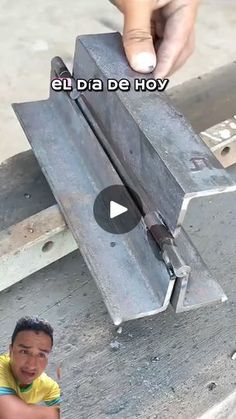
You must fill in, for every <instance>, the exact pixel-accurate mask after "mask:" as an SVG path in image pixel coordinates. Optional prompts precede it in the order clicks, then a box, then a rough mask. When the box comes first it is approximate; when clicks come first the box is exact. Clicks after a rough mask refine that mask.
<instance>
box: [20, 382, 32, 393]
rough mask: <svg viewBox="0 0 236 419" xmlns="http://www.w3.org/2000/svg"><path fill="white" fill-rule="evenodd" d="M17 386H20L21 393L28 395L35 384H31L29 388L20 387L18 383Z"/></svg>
mask: <svg viewBox="0 0 236 419" xmlns="http://www.w3.org/2000/svg"><path fill="white" fill-rule="evenodd" d="M17 385H18V387H19V389H20V392H21V393H26V391H29V390H30V389H31V388H32V387H33V383H31V384H29V385H28V386H24V387H20V386H19V384H18V383H17Z"/></svg>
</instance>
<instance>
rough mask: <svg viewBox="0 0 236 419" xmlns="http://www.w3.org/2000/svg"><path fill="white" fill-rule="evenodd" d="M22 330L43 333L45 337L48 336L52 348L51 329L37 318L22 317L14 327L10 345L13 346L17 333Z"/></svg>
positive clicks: (44, 321) (46, 323)
mask: <svg viewBox="0 0 236 419" xmlns="http://www.w3.org/2000/svg"><path fill="white" fill-rule="evenodd" d="M24 330H33V331H34V332H36V333H37V332H44V333H46V335H48V336H50V338H51V341H52V346H53V328H52V326H51V325H50V324H49V323H48V322H47V321H46V320H44V319H40V318H38V317H29V316H26V317H22V318H21V319H19V320H18V322H17V323H16V326H15V330H14V332H13V334H12V337H11V344H12V345H13V343H14V341H15V339H16V336H17V334H18V333H19V332H23V331H24Z"/></svg>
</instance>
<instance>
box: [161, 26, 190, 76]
mask: <svg viewBox="0 0 236 419" xmlns="http://www.w3.org/2000/svg"><path fill="white" fill-rule="evenodd" d="M194 45H195V36H194V32H192V33H191V35H190V37H189V39H188V41H187V43H186V45H185V46H184V48H183V50H182V51H181V53H180V55H179V57H178V58H177V60H176V62H175V64H174V66H173V67H172V69H171V71H170V72H169V73H168V74H167V75H168V76H170V75H171V74H173V73H175V72H176V71H177V70H179V68H181V67H182V66H183V64H184V63H185V62H186V61H187V59H188V58H189V57H190V56H191V55H192V53H193V51H194Z"/></svg>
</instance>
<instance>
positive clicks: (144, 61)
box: [131, 52, 156, 73]
mask: <svg viewBox="0 0 236 419" xmlns="http://www.w3.org/2000/svg"><path fill="white" fill-rule="evenodd" d="M131 66H132V67H133V69H134V70H135V71H138V72H140V73H151V72H152V71H153V70H154V68H155V67H156V56H155V55H154V54H151V53H150V52H140V53H139V54H137V55H134V57H133V58H132V60H131Z"/></svg>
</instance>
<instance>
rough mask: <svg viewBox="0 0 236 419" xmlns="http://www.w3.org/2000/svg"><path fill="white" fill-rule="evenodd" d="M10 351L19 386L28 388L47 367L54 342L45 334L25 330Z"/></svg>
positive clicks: (17, 337) (18, 336) (12, 366)
mask: <svg viewBox="0 0 236 419" xmlns="http://www.w3.org/2000/svg"><path fill="white" fill-rule="evenodd" d="M9 350H10V359H11V361H10V362H11V369H12V373H13V375H14V377H15V379H16V380H17V382H18V384H20V385H22V386H26V385H29V384H31V383H32V382H33V381H34V380H35V379H36V378H38V377H39V376H40V375H41V374H42V373H43V372H44V370H45V368H46V367H47V365H48V357H49V354H50V352H51V350H52V342H51V338H50V336H48V335H47V334H46V333H44V332H35V331H31V330H24V331H22V332H19V333H18V334H17V335H16V339H15V341H14V343H13V345H10V348H9Z"/></svg>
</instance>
